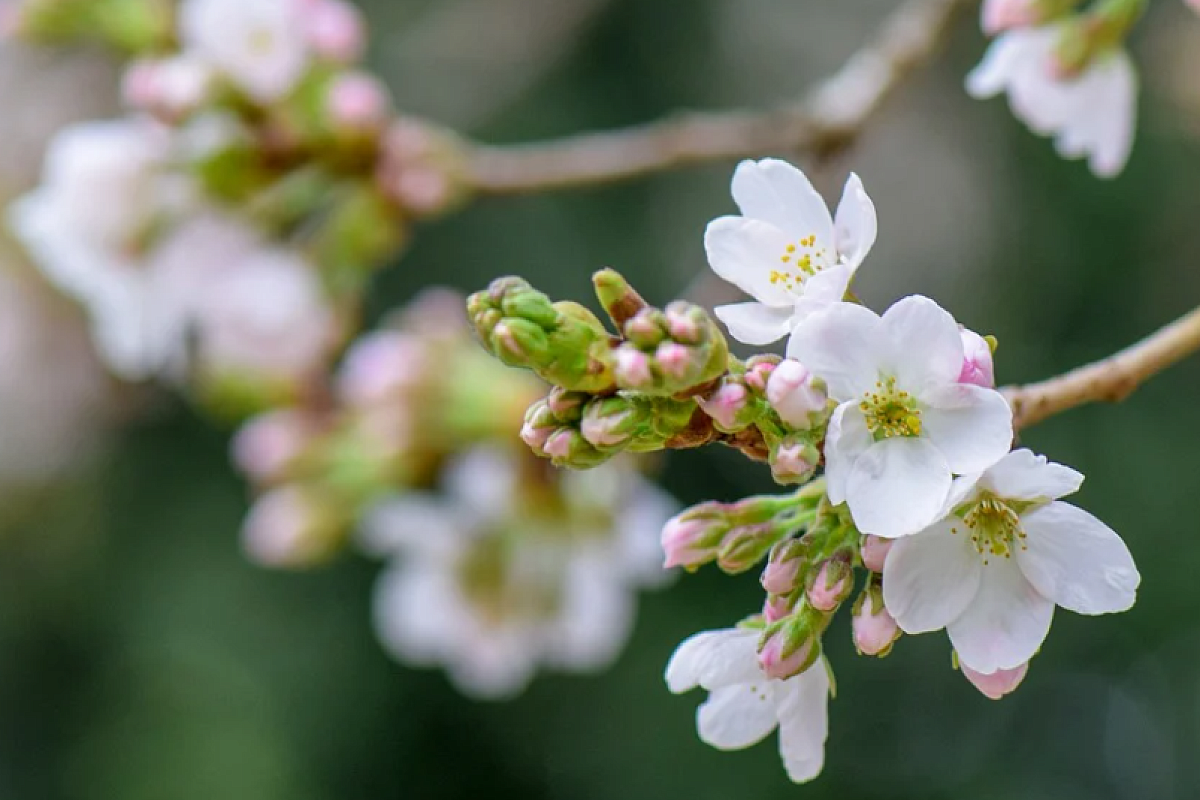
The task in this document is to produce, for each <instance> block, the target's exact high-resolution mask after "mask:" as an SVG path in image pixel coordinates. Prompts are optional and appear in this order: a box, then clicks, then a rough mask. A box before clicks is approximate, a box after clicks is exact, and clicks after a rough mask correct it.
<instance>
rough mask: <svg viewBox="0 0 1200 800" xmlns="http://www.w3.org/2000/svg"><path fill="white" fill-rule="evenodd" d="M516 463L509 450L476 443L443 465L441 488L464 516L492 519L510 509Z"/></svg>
mask: <svg viewBox="0 0 1200 800" xmlns="http://www.w3.org/2000/svg"><path fill="white" fill-rule="evenodd" d="M518 463H519V462H518V461H517V459H516V456H515V455H514V454H513V452H512V451H511V450H508V449H506V448H504V447H499V446H494V445H477V446H475V447H472V448H471V449H469V450H467V451H466V452H464V453H463V454H462V455H459V456H458V457H456V458H454V459H453V460H452V461H451V462H450V463H449V464H447V465H446V468H445V471H444V477H443V478H442V483H443V488H444V489H445V491H446V494H447V495H448V496H449V497H451V498H453V500H454V501H455V502H456V503H457V504H459V505H460V507H461V510H462V511H463V512H465V515H471V514H474V515H476V516H477V517H479V518H482V519H494V518H495V517H497V516H502V515H503V514H505V513H506V512H507V511H508V510H509V509H510V508H512V502H513V498H514V497H515V496H516V494H517V492H516V481H517V477H516V476H517V472H518V470H517V465H518Z"/></svg>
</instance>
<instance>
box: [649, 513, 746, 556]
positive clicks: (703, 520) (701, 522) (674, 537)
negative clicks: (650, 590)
mask: <svg viewBox="0 0 1200 800" xmlns="http://www.w3.org/2000/svg"><path fill="white" fill-rule="evenodd" d="M728 531H729V521H728V519H726V518H725V515H724V514H723V513H721V512H720V510H719V508H718V506H717V504H715V503H705V504H703V505H699V506H695V507H694V508H689V509H688V510H687V511H684V512H683V513H682V514H678V515H677V516H674V517H672V518H671V519H670V520H668V521H667V524H666V525H665V526H663V530H662V548H663V553H664V554H665V556H666V558H665V560H664V562H663V566H664V567H685V568H688V569H694V568H696V567H699V566H701V565H703V564H706V563H708V562H709V561H712V560H713V559H715V558H716V557H717V553H718V552H719V551H720V549H721V543H722V541H723V540H724V538H725V534H726V533H728Z"/></svg>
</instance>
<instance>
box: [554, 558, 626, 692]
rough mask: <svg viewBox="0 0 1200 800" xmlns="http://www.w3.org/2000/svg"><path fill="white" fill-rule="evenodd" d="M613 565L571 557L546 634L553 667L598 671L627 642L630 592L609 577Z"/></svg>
mask: <svg viewBox="0 0 1200 800" xmlns="http://www.w3.org/2000/svg"><path fill="white" fill-rule="evenodd" d="M614 566H615V565H612V564H609V563H607V561H606V560H605V559H604V558H603V557H600V556H598V555H597V554H587V555H582V556H577V557H575V558H574V559H572V561H571V563H570V565H569V566H568V568H567V571H566V574H565V575H564V586H565V587H566V589H565V594H564V597H563V599H562V607H561V608H560V609H559V612H558V619H557V620H556V621H555V624H554V631H553V632H552V633H551V636H550V652H549V654H548V655H549V660H550V661H551V662H552V663H553V664H555V665H557V666H560V667H565V668H567V669H571V670H575V671H580V672H587V671H594V670H598V669H603V668H604V667H607V666H609V665H610V664H611V663H612V662H613V660H614V659H615V658H616V657H617V655H618V654H619V653H620V651H621V648H622V647H623V646H624V645H625V642H626V641H627V640H628V639H629V632H630V630H632V628H633V616H634V597H633V591H634V590H633V589H631V588H630V587H628V586H626V585H625V584H624V583H623V582H622V580H621V578H620V576H619V575H618V574H614V569H613V567H614Z"/></svg>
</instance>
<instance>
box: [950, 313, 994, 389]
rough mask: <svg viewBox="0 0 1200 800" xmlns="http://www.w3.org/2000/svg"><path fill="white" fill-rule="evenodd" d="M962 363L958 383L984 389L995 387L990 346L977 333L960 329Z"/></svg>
mask: <svg viewBox="0 0 1200 800" xmlns="http://www.w3.org/2000/svg"><path fill="white" fill-rule="evenodd" d="M962 343H963V365H962V371H961V372H959V375H958V382H959V383H971V384H974V385H975V386H982V387H984V388H985V389H994V388H996V375H995V372H994V371H993V367H992V348H991V347H990V346H989V345H988V343H987V339H984V338H983V337H982V336H980V335H979V334H978V333H975V332H974V331H969V330H967V329H966V328H963V329H962Z"/></svg>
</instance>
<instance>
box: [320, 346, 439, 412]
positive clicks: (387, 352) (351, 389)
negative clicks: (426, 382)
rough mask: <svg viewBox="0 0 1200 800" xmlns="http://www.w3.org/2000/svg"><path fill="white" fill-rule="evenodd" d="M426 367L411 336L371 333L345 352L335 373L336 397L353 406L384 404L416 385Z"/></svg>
mask: <svg viewBox="0 0 1200 800" xmlns="http://www.w3.org/2000/svg"><path fill="white" fill-rule="evenodd" d="M429 367H430V364H429V354H428V353H427V352H426V349H425V347H424V346H423V345H422V344H421V342H420V341H419V340H418V339H416V338H415V337H413V336H411V335H409V334H404V333H397V332H393V331H381V332H378V333H372V334H369V335H367V336H364V337H363V338H361V339H359V340H358V341H357V342H355V343H354V344H353V345H352V346H351V347H350V349H349V350H348V351H347V352H346V357H345V358H344V359H343V360H342V366H341V369H340V370H339V371H338V376H337V391H338V396H339V398H340V399H341V400H342V402H343V403H346V404H348V405H353V406H368V405H375V404H379V403H385V402H388V401H389V400H394V399H396V398H395V396H396V395H397V394H400V393H403V392H405V391H407V390H411V389H412V388H414V387H415V386H417V385H419V384H420V382H421V380H422V378H423V377H424V375H425V374H426V371H427V370H428V369H429Z"/></svg>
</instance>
